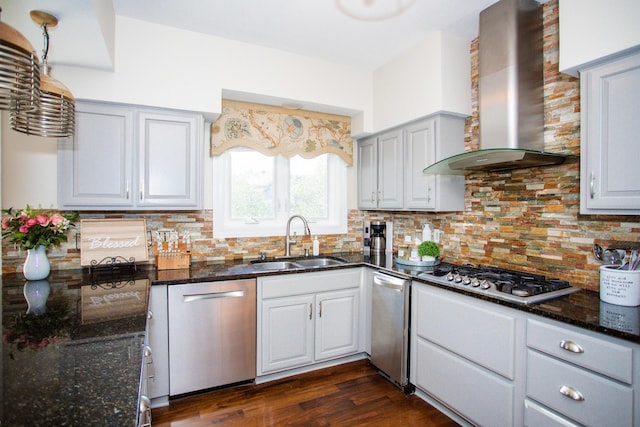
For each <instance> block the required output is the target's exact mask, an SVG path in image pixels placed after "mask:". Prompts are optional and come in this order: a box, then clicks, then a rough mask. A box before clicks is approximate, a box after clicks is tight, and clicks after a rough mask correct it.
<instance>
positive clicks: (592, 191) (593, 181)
mask: <svg viewBox="0 0 640 427" xmlns="http://www.w3.org/2000/svg"><path fill="white" fill-rule="evenodd" d="M589 196H590V197H591V198H592V199H593V198H594V197H596V174H595V173H593V172H591V179H590V180H589Z"/></svg>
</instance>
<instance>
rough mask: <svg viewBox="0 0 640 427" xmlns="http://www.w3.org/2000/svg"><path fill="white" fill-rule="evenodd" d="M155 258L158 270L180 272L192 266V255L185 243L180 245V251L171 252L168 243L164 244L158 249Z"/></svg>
mask: <svg viewBox="0 0 640 427" xmlns="http://www.w3.org/2000/svg"><path fill="white" fill-rule="evenodd" d="M155 256H156V268H157V269H158V270H178V269H183V268H189V266H190V265H191V253H190V252H189V251H187V249H186V245H185V244H184V243H178V249H174V250H171V251H169V250H168V243H167V242H162V246H161V248H158V247H156V254H155Z"/></svg>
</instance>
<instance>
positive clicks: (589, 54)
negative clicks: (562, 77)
mask: <svg viewBox="0 0 640 427" xmlns="http://www.w3.org/2000/svg"><path fill="white" fill-rule="evenodd" d="M559 13H560V28H559V31H560V65H559V68H560V71H562V72H564V73H567V74H572V75H574V76H577V75H578V71H579V70H580V69H582V68H585V67H586V66H589V65H592V64H593V63H595V62H597V61H598V60H600V59H601V58H605V57H607V56H609V55H613V54H616V53H618V52H621V51H624V50H628V49H631V48H634V47H639V46H640V1H638V0H588V1H585V0H559Z"/></svg>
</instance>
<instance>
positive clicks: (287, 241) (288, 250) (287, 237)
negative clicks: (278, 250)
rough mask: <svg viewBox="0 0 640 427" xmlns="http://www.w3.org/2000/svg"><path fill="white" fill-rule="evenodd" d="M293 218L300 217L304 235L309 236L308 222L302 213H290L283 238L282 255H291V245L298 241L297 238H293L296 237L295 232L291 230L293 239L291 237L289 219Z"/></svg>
mask: <svg viewBox="0 0 640 427" xmlns="http://www.w3.org/2000/svg"><path fill="white" fill-rule="evenodd" d="M294 218H300V219H301V220H302V222H303V223H304V230H305V235H306V236H311V230H310V229H309V223H308V222H307V220H306V218H305V217H303V216H302V215H291V217H290V218H289V220H288V221H287V233H286V235H285V240H284V256H291V245H295V244H297V243H298V241H297V240H295V237H296V232H295V231H294V232H293V239H292V238H291V236H290V235H291V221H292V220H293V219H294Z"/></svg>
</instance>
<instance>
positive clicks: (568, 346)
mask: <svg viewBox="0 0 640 427" xmlns="http://www.w3.org/2000/svg"><path fill="white" fill-rule="evenodd" d="M560 348H562V349H564V350H567V351H570V352H571V353H584V349H583V348H582V347H580V344H576V343H574V342H573V341H565V340H562V341H560Z"/></svg>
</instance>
